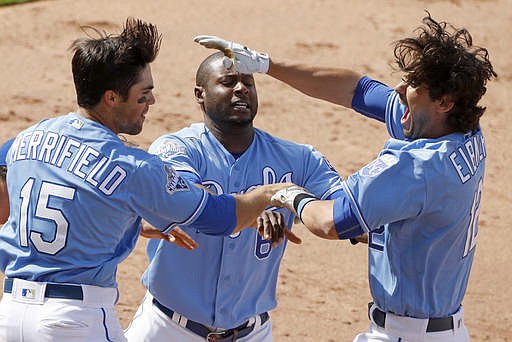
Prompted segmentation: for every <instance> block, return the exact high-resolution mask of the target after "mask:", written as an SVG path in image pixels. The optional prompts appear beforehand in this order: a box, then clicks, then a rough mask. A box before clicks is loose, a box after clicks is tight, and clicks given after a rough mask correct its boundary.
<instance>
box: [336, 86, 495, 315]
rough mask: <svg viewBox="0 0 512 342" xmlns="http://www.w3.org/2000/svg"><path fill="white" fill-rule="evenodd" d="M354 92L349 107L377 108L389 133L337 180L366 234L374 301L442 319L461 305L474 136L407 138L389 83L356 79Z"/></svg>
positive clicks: (481, 153)
mask: <svg viewBox="0 0 512 342" xmlns="http://www.w3.org/2000/svg"><path fill="white" fill-rule="evenodd" d="M355 97H357V98H355V99H354V101H353V107H354V108H355V109H356V110H358V111H360V112H362V113H367V112H369V111H374V112H378V111H379V110H382V111H383V112H384V113H385V121H386V125H387V127H388V131H389V133H390V135H391V136H392V139H390V140H388V141H387V142H386V144H385V146H384V149H383V150H382V151H381V153H380V155H379V157H378V158H377V159H376V160H374V161H373V162H371V163H369V164H368V165H366V166H365V167H363V168H362V169H361V170H359V171H358V172H357V173H355V174H353V175H351V176H350V177H348V179H347V180H346V181H345V182H344V183H343V185H344V190H345V191H346V193H347V194H348V197H349V198H350V201H351V204H352V210H353V211H354V213H355V214H356V216H357V219H358V221H359V223H360V225H361V227H362V228H363V230H365V231H366V232H370V234H369V278H370V279H369V281H370V288H371V292H372V295H373V298H374V301H375V303H376V304H377V305H378V306H379V307H380V308H381V309H383V310H384V311H388V312H393V313H395V314H398V315H405V316H412V317H417V318H426V317H446V316H449V315H451V314H453V313H454V312H455V311H457V309H458V308H459V306H460V304H461V302H462V298H463V296H464V293H465V290H466V286H467V282H468V277H469V273H470V269H471V264H472V261H473V256H474V252H475V244H476V240H477V234H478V214H479V210H480V200H481V196H482V183H483V176H484V167H485V157H486V149H485V144H484V138H483V136H482V133H481V131H480V129H477V130H475V131H474V132H469V133H467V134H463V133H453V134H450V135H447V136H443V137H440V138H438V139H417V140H413V141H411V140H408V139H405V138H404V135H403V131H402V126H401V124H400V118H401V117H402V115H403V114H404V112H405V109H406V108H405V107H404V106H403V105H401V104H400V103H399V97H398V94H397V93H396V92H394V91H392V89H391V88H389V87H387V86H385V85H383V84H381V83H378V82H376V81H373V80H371V79H368V78H363V79H362V80H361V81H360V83H359V85H358V90H357V91H356V95H355ZM363 98H366V101H362V99H363ZM364 103H368V104H370V103H371V106H373V107H372V108H369V107H368V106H367V105H365V104H364ZM379 103H380V109H378V107H379V105H378V104H379ZM379 116H380V115H378V114H377V115H375V116H374V117H379Z"/></svg>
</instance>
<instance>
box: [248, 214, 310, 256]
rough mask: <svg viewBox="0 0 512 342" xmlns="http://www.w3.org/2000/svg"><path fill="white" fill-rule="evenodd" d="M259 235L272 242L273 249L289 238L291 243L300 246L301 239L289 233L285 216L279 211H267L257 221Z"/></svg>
mask: <svg viewBox="0 0 512 342" xmlns="http://www.w3.org/2000/svg"><path fill="white" fill-rule="evenodd" d="M256 223H257V229H258V233H259V234H260V235H261V236H263V238H264V239H266V240H269V241H271V242H272V247H276V246H277V245H278V244H280V243H282V242H283V241H284V238H285V237H287V238H288V239H289V240H290V241H291V242H293V243H297V244H300V243H302V241H301V239H300V238H299V237H297V236H296V235H295V234H293V233H292V232H291V231H289V230H288V229H287V227H286V224H285V222H284V218H283V214H281V213H280V212H277V211H272V210H265V211H264V212H262V213H261V215H260V216H259V217H258V218H257V219H256Z"/></svg>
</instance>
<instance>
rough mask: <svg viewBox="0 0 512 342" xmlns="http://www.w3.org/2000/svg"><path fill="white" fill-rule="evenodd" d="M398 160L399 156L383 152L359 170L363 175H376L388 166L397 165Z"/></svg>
mask: <svg viewBox="0 0 512 342" xmlns="http://www.w3.org/2000/svg"><path fill="white" fill-rule="evenodd" d="M397 162H398V158H397V157H396V156H395V155H392V154H383V155H381V156H380V157H379V158H377V159H375V160H374V161H372V162H371V163H370V164H368V165H366V166H365V167H363V168H362V169H361V170H360V171H359V172H360V173H361V175H362V176H367V177H374V176H376V175H378V174H379V173H381V172H382V171H384V170H386V169H387V168H389V167H391V166H393V165H395V164H396V163H397Z"/></svg>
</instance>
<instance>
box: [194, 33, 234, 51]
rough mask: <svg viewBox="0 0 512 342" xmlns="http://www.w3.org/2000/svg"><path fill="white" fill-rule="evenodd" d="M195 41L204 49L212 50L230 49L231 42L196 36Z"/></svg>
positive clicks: (213, 37) (212, 37)
mask: <svg viewBox="0 0 512 342" xmlns="http://www.w3.org/2000/svg"><path fill="white" fill-rule="evenodd" d="M194 41H195V42H196V43H198V44H201V45H203V46H204V47H207V48H210V49H218V50H222V51H224V50H226V49H227V48H228V47H229V42H228V41H226V40H224V39H222V38H219V37H215V36H196V37H194Z"/></svg>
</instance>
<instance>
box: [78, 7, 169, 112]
mask: <svg viewBox="0 0 512 342" xmlns="http://www.w3.org/2000/svg"><path fill="white" fill-rule="evenodd" d="M89 28H91V27H89ZM92 29H93V30H94V31H95V32H96V33H97V34H98V36H99V37H98V38H91V37H88V38H80V39H77V40H75V41H74V42H73V43H72V44H71V50H72V51H73V52H74V55H73V59H72V62H71V65H72V70H73V80H74V82H75V89H76V96H77V102H78V105H79V106H81V107H83V108H86V109H91V108H93V107H94V106H96V105H97V104H98V102H99V101H100V99H101V96H102V95H103V94H104V93H105V91H107V90H114V91H116V92H118V93H119V94H120V95H121V96H122V97H123V99H126V98H127V97H128V91H129V90H130V88H131V86H132V85H133V84H134V83H136V82H137V78H138V76H139V73H140V71H141V70H142V69H143V68H144V67H145V66H146V65H147V64H149V63H151V62H153V61H154V60H155V58H156V56H157V55H158V51H159V50H160V43H161V41H162V36H161V35H160V34H159V33H158V30H157V28H156V26H155V25H153V24H149V23H145V22H143V21H142V20H140V19H134V18H131V17H130V18H128V19H127V20H126V23H125V25H124V27H123V31H122V32H121V34H119V35H107V34H105V33H101V32H100V31H98V30H96V29H94V28H92Z"/></svg>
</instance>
